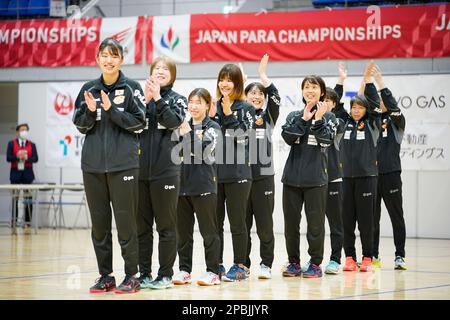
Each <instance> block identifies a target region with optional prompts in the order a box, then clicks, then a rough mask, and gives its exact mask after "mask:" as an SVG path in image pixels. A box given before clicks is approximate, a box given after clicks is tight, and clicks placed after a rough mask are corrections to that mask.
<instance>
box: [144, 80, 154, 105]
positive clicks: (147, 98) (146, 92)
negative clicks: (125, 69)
mask: <svg viewBox="0 0 450 320" xmlns="http://www.w3.org/2000/svg"><path fill="white" fill-rule="evenodd" d="M150 84H151V80H150V78H148V79H147V80H145V87H144V96H145V103H146V104H148V103H149V102H150V100H152V98H153V92H152V90H151V85H150Z"/></svg>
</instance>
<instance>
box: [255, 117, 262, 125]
mask: <svg viewBox="0 0 450 320" xmlns="http://www.w3.org/2000/svg"><path fill="white" fill-rule="evenodd" d="M255 124H256V125H257V126H262V125H263V124H264V119H263V117H259V118H258V119H256V121H255Z"/></svg>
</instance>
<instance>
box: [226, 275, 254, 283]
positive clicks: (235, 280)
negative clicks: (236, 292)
mask: <svg viewBox="0 0 450 320" xmlns="http://www.w3.org/2000/svg"><path fill="white" fill-rule="evenodd" d="M247 279H248V278H244V279H230V278H227V277H226V276H223V277H222V280H223V281H225V282H239V281H244V280H247Z"/></svg>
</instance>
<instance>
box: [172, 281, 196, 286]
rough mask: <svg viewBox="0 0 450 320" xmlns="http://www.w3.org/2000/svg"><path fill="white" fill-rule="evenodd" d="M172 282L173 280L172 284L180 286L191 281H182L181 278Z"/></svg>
mask: <svg viewBox="0 0 450 320" xmlns="http://www.w3.org/2000/svg"><path fill="white" fill-rule="evenodd" d="M172 282H173V284H174V285H177V286H182V285H184V284H191V283H192V281H182V280H173V281H172Z"/></svg>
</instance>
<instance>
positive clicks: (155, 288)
mask: <svg viewBox="0 0 450 320" xmlns="http://www.w3.org/2000/svg"><path fill="white" fill-rule="evenodd" d="M170 288H173V284H171V285H167V286H163V287H150V289H153V290H162V289H170Z"/></svg>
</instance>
